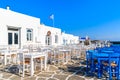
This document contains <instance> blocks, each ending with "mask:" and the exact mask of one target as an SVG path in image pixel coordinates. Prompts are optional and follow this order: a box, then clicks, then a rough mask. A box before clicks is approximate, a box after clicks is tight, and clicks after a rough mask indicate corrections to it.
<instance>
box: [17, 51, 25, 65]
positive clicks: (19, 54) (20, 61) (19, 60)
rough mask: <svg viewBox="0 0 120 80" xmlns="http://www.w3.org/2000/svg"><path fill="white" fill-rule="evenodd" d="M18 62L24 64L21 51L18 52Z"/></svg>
mask: <svg viewBox="0 0 120 80" xmlns="http://www.w3.org/2000/svg"><path fill="white" fill-rule="evenodd" d="M17 55H18V57H17V59H18V64H20V63H23V64H24V54H23V53H18V54H17Z"/></svg>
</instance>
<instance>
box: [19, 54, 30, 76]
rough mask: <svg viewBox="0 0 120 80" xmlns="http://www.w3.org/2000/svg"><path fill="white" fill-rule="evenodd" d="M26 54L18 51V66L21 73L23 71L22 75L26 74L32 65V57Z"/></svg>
mask: <svg viewBox="0 0 120 80" xmlns="http://www.w3.org/2000/svg"><path fill="white" fill-rule="evenodd" d="M24 54H27V53H18V68H19V74H20V72H21V71H22V74H23V75H22V77H24V75H25V71H26V70H27V71H28V69H29V66H30V58H25V56H24Z"/></svg>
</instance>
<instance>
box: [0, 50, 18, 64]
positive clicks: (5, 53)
mask: <svg viewBox="0 0 120 80" xmlns="http://www.w3.org/2000/svg"><path fill="white" fill-rule="evenodd" d="M0 52H1V54H3V55H4V65H7V58H8V56H10V57H11V55H12V54H17V51H9V50H3V51H0Z"/></svg>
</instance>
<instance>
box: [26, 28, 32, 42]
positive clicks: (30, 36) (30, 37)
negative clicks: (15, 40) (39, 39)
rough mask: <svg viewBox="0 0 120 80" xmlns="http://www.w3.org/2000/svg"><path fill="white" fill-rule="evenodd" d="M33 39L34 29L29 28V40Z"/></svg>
mask: <svg viewBox="0 0 120 80" xmlns="http://www.w3.org/2000/svg"><path fill="white" fill-rule="evenodd" d="M32 40H33V30H32V29H27V41H32Z"/></svg>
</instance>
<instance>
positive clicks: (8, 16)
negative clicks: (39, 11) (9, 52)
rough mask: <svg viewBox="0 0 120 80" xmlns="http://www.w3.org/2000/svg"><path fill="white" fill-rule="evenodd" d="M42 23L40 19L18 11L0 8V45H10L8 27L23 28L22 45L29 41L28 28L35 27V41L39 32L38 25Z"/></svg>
mask: <svg viewBox="0 0 120 80" xmlns="http://www.w3.org/2000/svg"><path fill="white" fill-rule="evenodd" d="M39 25H40V19H39V18H35V17H31V16H27V15H24V14H20V13H16V12H13V11H11V10H6V9H1V8H0V38H1V39H0V45H8V32H7V31H8V30H7V27H8V26H11V27H20V28H21V45H24V44H25V43H27V39H26V28H31V29H33V43H34V42H35V39H36V37H37V36H38V34H37V27H38V26H39Z"/></svg>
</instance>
